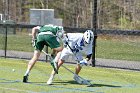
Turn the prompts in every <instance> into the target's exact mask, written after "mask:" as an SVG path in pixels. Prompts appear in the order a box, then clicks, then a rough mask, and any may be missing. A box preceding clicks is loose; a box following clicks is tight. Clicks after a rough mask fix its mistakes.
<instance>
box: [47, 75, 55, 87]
mask: <svg viewBox="0 0 140 93" xmlns="http://www.w3.org/2000/svg"><path fill="white" fill-rule="evenodd" d="M53 79H54V75H51V76H50V78H49V80H48V81H47V84H48V85H51V84H52V82H53Z"/></svg>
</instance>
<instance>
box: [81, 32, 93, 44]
mask: <svg viewBox="0 0 140 93" xmlns="http://www.w3.org/2000/svg"><path fill="white" fill-rule="evenodd" d="M83 39H84V44H85V45H88V44H90V43H91V41H92V40H93V32H92V31H91V30H87V31H86V32H85V33H84V35H83Z"/></svg>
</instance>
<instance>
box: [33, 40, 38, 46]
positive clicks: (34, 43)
mask: <svg viewBox="0 0 140 93" xmlns="http://www.w3.org/2000/svg"><path fill="white" fill-rule="evenodd" d="M36 41H37V40H36V39H32V46H33V47H35V45H36Z"/></svg>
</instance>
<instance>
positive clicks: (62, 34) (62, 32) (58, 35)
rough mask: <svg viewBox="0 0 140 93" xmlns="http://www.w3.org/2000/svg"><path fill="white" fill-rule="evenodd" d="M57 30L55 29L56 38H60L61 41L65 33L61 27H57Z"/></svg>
mask: <svg viewBox="0 0 140 93" xmlns="http://www.w3.org/2000/svg"><path fill="white" fill-rule="evenodd" d="M57 28H58V29H57V33H56V36H57V37H58V38H61V39H62V38H63V36H64V33H65V31H64V29H63V27H62V26H58V27H57Z"/></svg>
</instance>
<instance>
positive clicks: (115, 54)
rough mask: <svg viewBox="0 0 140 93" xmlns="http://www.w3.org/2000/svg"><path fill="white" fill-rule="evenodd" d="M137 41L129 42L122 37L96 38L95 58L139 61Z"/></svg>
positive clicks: (139, 47) (138, 43) (139, 52)
mask: <svg viewBox="0 0 140 93" xmlns="http://www.w3.org/2000/svg"><path fill="white" fill-rule="evenodd" d="M138 40H139V42H135V43H132V42H129V41H126V40H124V39H121V38H120V39H97V47H96V54H97V56H96V57H97V58H105V59H119V60H129V61H140V39H138Z"/></svg>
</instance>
